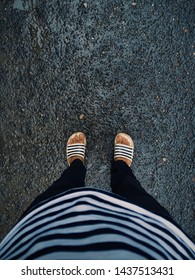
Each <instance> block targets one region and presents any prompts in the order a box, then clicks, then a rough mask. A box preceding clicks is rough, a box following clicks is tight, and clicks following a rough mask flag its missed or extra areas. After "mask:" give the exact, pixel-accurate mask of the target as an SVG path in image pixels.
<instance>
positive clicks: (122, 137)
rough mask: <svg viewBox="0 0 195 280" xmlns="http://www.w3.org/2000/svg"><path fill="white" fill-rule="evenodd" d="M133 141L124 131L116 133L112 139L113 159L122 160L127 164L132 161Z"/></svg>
mask: <svg viewBox="0 0 195 280" xmlns="http://www.w3.org/2000/svg"><path fill="white" fill-rule="evenodd" d="M133 153H134V143H133V140H132V138H131V137H130V136H129V135H128V134H126V133H118V134H117V135H116V137H115V140H114V160H115V161H117V160H123V161H124V162H125V163H126V164H127V165H128V166H131V164H132V161H133Z"/></svg>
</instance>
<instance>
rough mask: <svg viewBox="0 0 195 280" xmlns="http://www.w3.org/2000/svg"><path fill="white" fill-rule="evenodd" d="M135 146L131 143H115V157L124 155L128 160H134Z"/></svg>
mask: <svg viewBox="0 0 195 280" xmlns="http://www.w3.org/2000/svg"><path fill="white" fill-rule="evenodd" d="M133 152H134V148H133V147H130V146H129V145H124V144H115V146H114V158H116V157H123V158H126V159H128V160H133Z"/></svg>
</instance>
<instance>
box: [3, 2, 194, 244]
mask: <svg viewBox="0 0 195 280" xmlns="http://www.w3.org/2000/svg"><path fill="white" fill-rule="evenodd" d="M194 18H195V2H194V1H193V0H191V1H190V0H189V1H182V0H175V1H165V0H164V1H163V0H162V1H156V0H154V1H146V0H141V1H129V0H120V1H119V0H118V1H117V0H107V1H104V0H97V1H96V0H94V1H92V0H91V1H90V0H88V1H80V0H72V1H67V0H51V1H50V0H47V1H44V0H43V1H38V0H37V1H36V0H31V1H25V0H24V1H22V0H20V1H19V0H16V1H13V0H12V1H11V0H10V1H9V0H7V1H5V0H3V1H1V3H0V38H1V39H0V65H1V68H0V92H1V126H0V129H1V131H0V147H1V158H2V160H1V162H2V165H1V187H0V212H1V216H0V238H3V237H4V236H5V234H6V233H7V232H8V231H9V230H10V229H11V227H12V226H13V225H14V223H15V222H16V221H17V219H18V218H19V216H20V215H21V214H22V212H23V211H24V210H25V208H26V207H27V206H28V205H29V203H30V202H31V201H32V200H33V198H35V197H36V195H38V194H39V193H40V192H42V191H44V190H45V189H46V188H47V187H48V186H49V185H50V184H51V183H52V182H53V180H55V179H57V178H58V177H59V176H60V174H61V173H62V171H63V170H64V168H65V167H66V166H67V163H66V158H65V144H66V141H67V138H68V137H69V135H70V134H72V133H73V132H75V131H78V130H79V131H83V132H85V133H86V135H87V140H88V149H87V158H86V166H87V169H88V173H87V177H86V185H90V186H97V187H99V188H101V189H106V190H110V187H109V184H110V175H109V174H110V173H109V172H110V171H109V169H110V161H111V158H112V153H113V141H114V137H115V134H116V133H117V132H126V133H129V134H130V135H131V136H132V138H133V139H134V142H135V159H134V163H133V166H132V168H133V171H134V172H135V175H136V176H137V178H138V179H139V180H140V182H141V184H142V186H143V187H144V188H145V189H146V190H147V191H148V192H149V193H150V194H152V195H153V196H154V197H155V198H156V199H157V200H158V201H159V202H160V203H161V204H162V205H163V206H165V207H166V208H167V210H168V211H169V212H170V213H171V215H172V216H173V217H174V219H175V220H176V221H177V222H178V223H179V224H180V226H181V227H182V228H183V229H184V230H185V231H186V232H187V233H188V234H189V236H190V237H191V238H192V239H193V240H194V241H195V234H194V233H195V219H194V214H195V204H194V198H195V193H194V186H195V174H194V169H193V166H194V129H195V127H194V124H195V123H194V122H193V116H194V108H195V106H194V97H195V92H194V58H195V42H194V38H195V36H194Z"/></svg>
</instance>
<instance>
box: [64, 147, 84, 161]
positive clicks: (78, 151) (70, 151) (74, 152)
mask: <svg viewBox="0 0 195 280" xmlns="http://www.w3.org/2000/svg"><path fill="white" fill-rule="evenodd" d="M85 149H86V146H85V144H82V143H81V144H69V145H67V148H66V154H67V159H69V158H70V157H72V156H81V157H82V158H84V156H85Z"/></svg>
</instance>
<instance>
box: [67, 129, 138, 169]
mask: <svg viewBox="0 0 195 280" xmlns="http://www.w3.org/2000/svg"><path fill="white" fill-rule="evenodd" d="M86 145H87V140H86V136H85V134H84V133H83V132H76V133H73V134H72V135H71V136H70V137H69V139H68V142H67V145H66V156H67V162H68V165H69V166H70V165H71V163H72V162H73V161H74V160H75V159H80V160H82V161H83V162H84V158H85V151H86ZM133 153H134V143H133V140H132V138H131V137H130V136H129V135H128V134H126V133H118V134H117V135H116V137H115V140H114V160H115V161H117V160H122V161H124V162H125V163H126V164H127V165H128V166H131V163H132V161H133Z"/></svg>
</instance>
